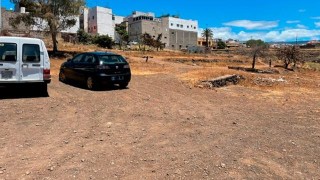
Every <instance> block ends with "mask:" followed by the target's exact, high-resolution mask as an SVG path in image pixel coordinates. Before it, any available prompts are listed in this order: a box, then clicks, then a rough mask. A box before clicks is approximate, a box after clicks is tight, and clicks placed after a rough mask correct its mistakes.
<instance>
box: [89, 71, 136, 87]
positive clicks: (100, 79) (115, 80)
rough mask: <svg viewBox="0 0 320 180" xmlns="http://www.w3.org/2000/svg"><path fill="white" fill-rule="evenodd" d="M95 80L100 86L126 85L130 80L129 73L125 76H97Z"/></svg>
mask: <svg viewBox="0 0 320 180" xmlns="http://www.w3.org/2000/svg"><path fill="white" fill-rule="evenodd" d="M95 80H96V81H97V83H100V84H119V83H128V82H130V80H131V73H126V74H112V75H110V74H99V75H97V76H96V78H95Z"/></svg>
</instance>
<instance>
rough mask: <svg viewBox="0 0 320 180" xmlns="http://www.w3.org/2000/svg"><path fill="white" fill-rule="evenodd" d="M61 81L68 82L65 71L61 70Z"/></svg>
mask: <svg viewBox="0 0 320 180" xmlns="http://www.w3.org/2000/svg"><path fill="white" fill-rule="evenodd" d="M59 81H61V82H63V83H66V82H67V78H66V75H65V74H64V72H63V71H60V73H59Z"/></svg>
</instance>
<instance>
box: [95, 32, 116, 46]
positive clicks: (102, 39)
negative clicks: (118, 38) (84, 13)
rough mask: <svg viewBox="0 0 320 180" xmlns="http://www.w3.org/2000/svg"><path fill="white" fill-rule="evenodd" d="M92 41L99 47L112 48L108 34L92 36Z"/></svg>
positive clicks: (111, 41)
mask: <svg viewBox="0 0 320 180" xmlns="http://www.w3.org/2000/svg"><path fill="white" fill-rule="evenodd" d="M93 43H94V44H97V45H98V46H99V47H102V48H108V49H112V46H113V44H114V42H113V40H112V38H111V37H109V36H108V35H101V36H99V35H98V36H96V37H95V38H94V41H93Z"/></svg>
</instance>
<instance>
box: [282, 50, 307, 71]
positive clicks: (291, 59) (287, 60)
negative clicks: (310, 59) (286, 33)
mask: <svg viewBox="0 0 320 180" xmlns="http://www.w3.org/2000/svg"><path fill="white" fill-rule="evenodd" d="M277 57H278V59H280V60H282V61H283V63H284V68H285V69H288V67H289V65H290V64H292V63H293V67H295V66H296V64H297V63H298V62H302V56H301V53H300V48H299V47H298V46H286V47H283V48H280V49H279V50H278V51H277Z"/></svg>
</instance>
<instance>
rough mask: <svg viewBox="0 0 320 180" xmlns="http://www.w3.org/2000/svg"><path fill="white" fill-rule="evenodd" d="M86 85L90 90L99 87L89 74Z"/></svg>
mask: <svg viewBox="0 0 320 180" xmlns="http://www.w3.org/2000/svg"><path fill="white" fill-rule="evenodd" d="M86 85H87V88H88V89H89V90H96V89H97V85H96V83H95V81H94V79H93V78H92V77H91V76H89V77H88V78H87V81H86Z"/></svg>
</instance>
